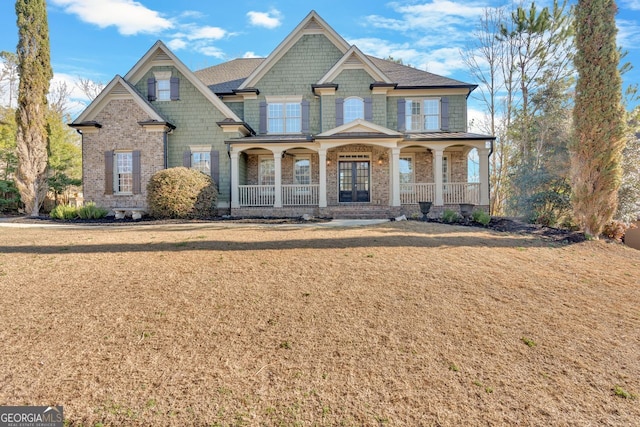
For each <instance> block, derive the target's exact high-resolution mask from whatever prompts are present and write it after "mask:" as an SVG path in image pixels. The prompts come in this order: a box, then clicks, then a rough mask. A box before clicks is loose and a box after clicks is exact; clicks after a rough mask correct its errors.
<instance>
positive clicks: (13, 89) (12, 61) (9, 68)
mask: <svg viewBox="0 0 640 427" xmlns="http://www.w3.org/2000/svg"><path fill="white" fill-rule="evenodd" d="M0 59H1V60H2V68H1V69H0V95H2V93H3V91H6V92H7V93H8V95H9V96H8V101H9V104H8V106H9V108H13V107H14V105H13V104H14V101H15V100H16V99H17V95H16V94H17V93H18V79H19V77H18V56H17V55H16V54H15V53H13V52H7V51H4V50H3V51H2V52H0Z"/></svg>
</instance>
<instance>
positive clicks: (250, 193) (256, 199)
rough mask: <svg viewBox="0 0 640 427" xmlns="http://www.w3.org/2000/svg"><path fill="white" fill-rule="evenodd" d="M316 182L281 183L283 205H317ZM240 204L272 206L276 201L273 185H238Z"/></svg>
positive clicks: (317, 189) (317, 186)
mask: <svg viewBox="0 0 640 427" xmlns="http://www.w3.org/2000/svg"><path fill="white" fill-rule="evenodd" d="M319 188H320V186H319V185H318V184H310V185H283V186H282V205H283V206H310V205H311V206H317V205H318V201H319V193H320V192H319ZM238 189H239V192H238V193H239V198H240V206H242V207H245V206H273V205H274V203H275V201H276V197H275V194H276V187H275V185H239V186H238Z"/></svg>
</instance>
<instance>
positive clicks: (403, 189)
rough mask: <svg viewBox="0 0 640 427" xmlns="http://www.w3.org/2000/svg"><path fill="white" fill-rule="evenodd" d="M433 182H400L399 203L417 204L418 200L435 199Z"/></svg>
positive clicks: (427, 200) (428, 200)
mask: <svg viewBox="0 0 640 427" xmlns="http://www.w3.org/2000/svg"><path fill="white" fill-rule="evenodd" d="M435 189H436V186H435V184H433V183H409V184H400V203H402V204H403V205H417V204H418V202H433V201H434V200H435V199H436V193H435Z"/></svg>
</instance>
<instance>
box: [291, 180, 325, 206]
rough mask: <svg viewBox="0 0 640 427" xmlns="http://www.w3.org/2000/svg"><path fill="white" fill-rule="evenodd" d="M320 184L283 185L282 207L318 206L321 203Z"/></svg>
mask: <svg viewBox="0 0 640 427" xmlns="http://www.w3.org/2000/svg"><path fill="white" fill-rule="evenodd" d="M319 190H320V186H319V185H318V184H309V185H289V184H286V185H283V186H282V205H283V206H310V205H311V206H317V205H318V201H319V197H318V194H319Z"/></svg>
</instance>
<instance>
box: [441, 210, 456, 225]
mask: <svg viewBox="0 0 640 427" xmlns="http://www.w3.org/2000/svg"><path fill="white" fill-rule="evenodd" d="M458 219H460V216H459V215H458V212H456V211H452V210H451V209H445V210H444V212H442V221H444V222H446V223H448V224H450V223H452V222H458Z"/></svg>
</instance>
